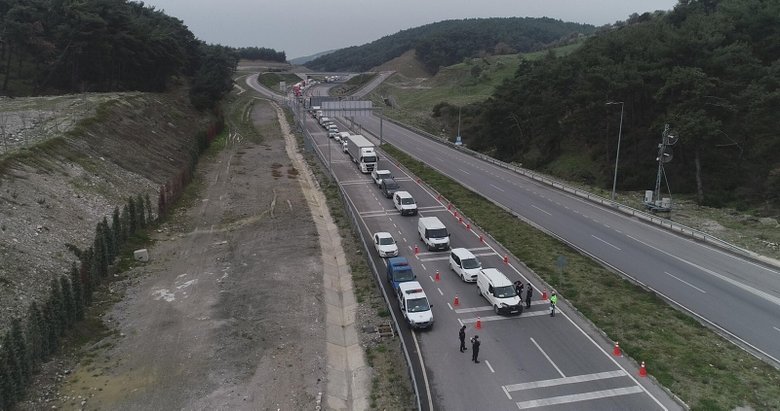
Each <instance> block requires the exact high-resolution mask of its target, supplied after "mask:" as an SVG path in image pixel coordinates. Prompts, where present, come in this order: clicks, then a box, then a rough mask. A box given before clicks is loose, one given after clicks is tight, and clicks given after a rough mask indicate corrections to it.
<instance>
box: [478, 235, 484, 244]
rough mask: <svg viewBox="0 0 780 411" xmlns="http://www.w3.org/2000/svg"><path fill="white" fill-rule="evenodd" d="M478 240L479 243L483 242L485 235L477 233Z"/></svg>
mask: <svg viewBox="0 0 780 411" xmlns="http://www.w3.org/2000/svg"><path fill="white" fill-rule="evenodd" d="M479 242H480V243H484V242H485V236H484V235H482V234H480V235H479Z"/></svg>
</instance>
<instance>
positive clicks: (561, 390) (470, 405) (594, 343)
mask: <svg viewBox="0 0 780 411" xmlns="http://www.w3.org/2000/svg"><path fill="white" fill-rule="evenodd" d="M305 118H306V121H305V127H306V130H307V131H308V133H309V134H310V135H311V136H312V137H313V139H314V141H315V149H316V150H318V151H319V152H320V158H322V159H325V160H324V161H325V162H326V164H327V163H328V162H329V163H330V166H331V167H332V170H333V174H334V175H335V177H336V179H337V181H338V183H339V185H340V186H341V187H342V188H343V190H344V192H345V193H346V196H347V198H348V202H349V204H350V207H351V208H353V209H354V210H355V211H356V213H357V215H358V216H359V226H360V227H359V228H360V230H361V233H362V235H363V237H364V238H370V237H371V234H372V233H373V232H377V231H388V232H390V233H392V234H393V235H394V237H395V238H396V240H397V241H398V243H399V248H400V250H401V251H400V254H401V255H402V256H405V257H407V258H408V259H409V260H410V261H411V264H412V267H413V269H414V272H415V273H416V275H417V278H418V281H420V283H421V284H422V285H423V288H424V289H425V290H426V293H427V295H428V298H429V299H430V301H431V303H432V304H433V307H434V308H433V312H434V318H435V325H434V326H433V328H432V329H431V330H425V331H421V332H412V331H410V330H409V328H408V327H407V326H406V324H405V323H403V322H402V323H401V325H400V330H399V331H400V332H401V336H402V338H404V340H405V341H406V344H407V346H408V347H409V351H410V355H411V356H412V357H414V360H415V361H413V362H415V363H417V362H419V363H420V364H422V367H421V368H416V367H415V375H416V376H417V380H418V383H419V384H418V385H419V386H420V387H421V388H420V391H421V400H422V404H421V406H422V407H421V408H422V409H444V410H475V409H496V410H511V409H520V410H524V409H548V410H626V409H637V410H638V409H641V410H676V409H681V407H680V406H679V405H678V404H677V403H676V402H675V401H674V400H673V399H672V398H671V397H670V396H669V395H667V393H666V392H665V391H664V390H663V389H662V388H661V387H659V386H657V385H655V384H653V383H652V380H650V379H647V378H641V377H639V376H638V370H637V368H636V366H635V365H634V364H633V363H632V362H630V361H628V360H627V359H626V358H623V357H614V356H613V355H612V347H611V345H610V342H608V341H606V340H604V339H603V338H602V337H601V336H600V334H599V333H598V331H597V330H593V329H591V328H590V326H588V325H587V323H586V322H584V321H583V320H582V319H580V318H578V317H577V316H576V315H575V314H573V312H572V311H571V310H570V309H569V307H568V306H567V305H566V304H565V303H560V302H559V304H560V305H561V310H560V312H559V314H558V315H557V316H556V317H554V318H551V317H550V316H549V310H548V303H547V301H542V300H541V299H540V298H539V297H540V295H541V287H540V284H539V283H538V282H537V280H536V279H535V277H533V276H531V275H529V273H523V272H522V270H521V269H520V267H522V265H521V264H519V263H518V262H517V261H515V260H514V259H510V260H509V263H508V264H506V263H504V262H503V256H504V255H506V251H505V250H503V249H502V248H501V247H500V245H498V244H494V243H492V242H491V241H489V240H488V241H487V242H484V243H483V242H481V241H480V239H479V234H480V233H477V232H474V231H472V230H471V229H467V228H466V227H465V225H463V224H460V223H459V222H458V220H457V219H456V218H455V217H454V215H453V212H452V211H451V210H448V209H447V207H446V205H445V204H443V203H441V202H440V201H439V200H437V198H436V195H435V193H433V192H432V191H431V190H430V188H428V187H426V186H425V185H423V184H421V183H418V182H417V181H416V179H415V178H414V176H410V175H408V174H406V173H404V171H403V170H401V169H399V168H398V167H397V166H395V165H394V164H392V163H391V162H389V161H387V160H382V159H383V158H385V157H384V155H383V153H382V152H381V151H380V166H381V168H387V169H389V170H390V171H391V172H392V173H393V175H394V176H395V177H396V178H397V180H398V182H399V184H400V185H401V188H402V189H404V190H407V191H409V192H410V193H411V194H412V195H413V196H414V198H415V199H416V200H417V202H418V207H420V215H421V216H437V217H439V219H441V220H442V221H443V222H444V223H445V225H446V226H447V227H448V229H449V231H450V234H451V243H452V244H453V246H454V247H466V248H468V249H470V250H471V251H472V252H473V253H474V254H475V255H477V256H478V257H479V259H480V260H481V261H482V264H483V267H496V268H499V269H500V270H501V271H502V272H504V273H505V274H506V275H507V276H508V277H509V278H510V280H512V281H514V280H518V279H519V280H522V281H523V282H525V283H527V282H529V281H530V282H531V283H533V284H534V285H535V287H536V292H535V298H534V302H533V305H532V307H531V309H530V310H528V311H526V312H524V313H523V314H522V315H520V316H498V315H495V314H494V313H493V310H492V307H491V306H489V305H488V304H487V302H486V301H485V300H484V299H483V298H482V297H481V296H479V295H478V294H477V289H476V285H474V284H467V283H464V282H463V281H461V280H460V279H459V278H458V277H456V276H455V275H454V274H453V272H452V271H450V269H449V265H448V256H449V252H446V251H444V252H428V251H426V250H425V249H424V248H423V247H422V242H421V241H420V240H419V238H418V235H417V233H416V223H417V217H413V216H407V217H402V216H400V214H399V213H398V212H397V211H396V210H395V209H394V208H393V206H392V202H391V200H390V199H386V198H384V197H383V196H382V195H381V194H380V192H379V190H378V188H377V187H376V186H375V185H374V184H373V181H372V180H371V178H370V177H369V176H368V175H366V174H362V173H360V172H359V170H358V169H357V167H356V166H355V165H354V164H352V162H351V161H350V160H349V157H348V156H347V154H345V153H343V152H342V151H341V150H340V149H339V146H338V145H337V144H335V143H334V142H333V140H330V139H328V137H327V136H326V135H325V132H324V130H323V129H322V128H321V127H320V126H319V125H317V124H316V122H315V121H314V120H313V119H311V118H310V117H309V116H308V115H306V116H305ZM345 126H346V124H340V129H343V128H344V127H345ZM415 245H417V246H418V247H420V250H419V253H418V254H415V251H414V246H415ZM370 258H371V261H372V264H373V265H374V266H375V267H377V271H378V272H379V278H378V282H379V284H380V285H381V286H382V287H383V289H384V292H385V293H387V295H388V296H389V297H390V308H391V309H392V311H393V314H394V315H395V316H396V318H399V319H402V318H403V316H402V313H401V312H400V310H399V309H398V304H397V302H396V301H395V299H394V294H393V291H392V290H391V287H390V286H389V284H388V283H387V282H386V281H384V268H385V262H384V260H383V259H382V258H380V257H379V256H378V255H377V253H376V252H375V251H373V249H372V250H371V252H370ZM437 272H438V273H439V281H436V273H437ZM456 296H457V297H458V301H459V305H458V306H455V305H454V300H455V297H456ZM477 319H479V320H480V323H481V328H480V329H477V328H476V322H477ZM461 324H465V325H466V326H467V337H468V338H470V337H471V336H473V335H475V334H478V335H479V336H480V340H481V341H482V349H481V351H480V360H481V362H480V363H479V364H475V363H473V362H471V354H470V352H468V351H467V352H466V353H460V352H459V350H458V339H457V331H458V329H459V328H460V326H461Z"/></svg>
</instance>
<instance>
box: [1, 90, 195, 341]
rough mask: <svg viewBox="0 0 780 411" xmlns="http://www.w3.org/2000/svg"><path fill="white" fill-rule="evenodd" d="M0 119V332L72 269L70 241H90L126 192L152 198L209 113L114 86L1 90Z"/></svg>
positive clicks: (180, 98)
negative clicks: (106, 90) (53, 93)
mask: <svg viewBox="0 0 780 411" xmlns="http://www.w3.org/2000/svg"><path fill="white" fill-rule="evenodd" d="M69 98H70V100H68V99H69ZM0 120H2V124H3V126H2V127H0V132H2V133H3V136H0V137H2V138H0V141H3V142H8V144H7V145H4V146H3V149H2V150H0V152H2V153H3V154H2V157H0V261H2V264H0V332H4V330H6V329H7V326H8V324H9V321H10V319H11V318H13V317H22V316H23V314H24V313H25V311H26V309H27V307H28V306H29V304H30V302H31V301H33V300H37V301H41V300H42V297H43V296H44V295H46V294H47V293H48V290H49V285H50V281H51V279H52V278H58V277H59V276H60V275H62V274H65V273H68V272H69V270H70V266H71V263H72V262H74V261H76V256H75V255H74V253H73V252H72V251H71V250H69V248H68V247H67V245H73V246H75V247H78V248H80V249H84V248H86V247H88V246H89V245H90V244H91V243H92V240H93V238H94V233H95V226H96V224H97V223H98V221H100V220H102V219H103V217H104V216H108V217H109V220H110V215H111V213H112V211H113V209H114V207H116V206H120V207H121V206H122V205H123V204H125V202H126V199H127V197H128V196H130V195H137V194H139V193H141V194H145V193H149V194H150V197H151V198H152V199H154V200H152V202H153V203H154V202H155V201H156V196H157V194H156V193H157V189H158V187H159V186H160V185H161V184H163V183H164V182H165V181H166V180H168V179H169V178H170V177H171V176H172V175H174V174H175V173H177V172H178V171H179V170H180V169H181V168H182V167H183V166H184V164H185V163H186V162H188V161H189V159H190V156H189V152H190V151H189V150H190V148H191V147H192V146H193V144H194V143H193V141H194V137H195V135H196V132H197V131H201V130H204V129H205V127H206V124H208V123H209V119H208V118H207V116H204V115H203V114H201V113H198V112H196V111H194V110H193V109H191V108H189V102H188V99H187V97H186V95H183V94H181V95H180V94H150V93H117V94H99V95H97V94H95V95H92V94H89V95H74V96H70V97H66V96H59V97H57V98H51V97H36V98H16V99H13V100H11V99H3V100H2V101H0ZM11 142H15V143H16V145H12V144H11ZM6 148H7V150H6Z"/></svg>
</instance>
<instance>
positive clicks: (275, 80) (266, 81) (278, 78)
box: [257, 72, 302, 93]
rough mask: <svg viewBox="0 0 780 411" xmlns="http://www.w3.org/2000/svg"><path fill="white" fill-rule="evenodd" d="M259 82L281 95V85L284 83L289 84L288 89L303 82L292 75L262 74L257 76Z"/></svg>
mask: <svg viewBox="0 0 780 411" xmlns="http://www.w3.org/2000/svg"><path fill="white" fill-rule="evenodd" d="M257 81H258V82H259V83H260V84H262V85H264V86H265V87H267V88H269V89H271V90H273V91H275V92H277V93H281V91H280V90H279V83H281V82H282V81H284V82H286V83H287V87H292V85H293V84H295V83H298V82H299V81H302V80H301V78H300V77H298V76H296V75H295V74H292V73H271V72H269V73H261V74H260V75H259V76H257Z"/></svg>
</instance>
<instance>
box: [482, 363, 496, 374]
mask: <svg viewBox="0 0 780 411" xmlns="http://www.w3.org/2000/svg"><path fill="white" fill-rule="evenodd" d="M485 365H487V366H488V368H490V372H492V373H493V374H495V373H496V370H494V369H493V366H491V365H490V363H489V362H488V360H485Z"/></svg>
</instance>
